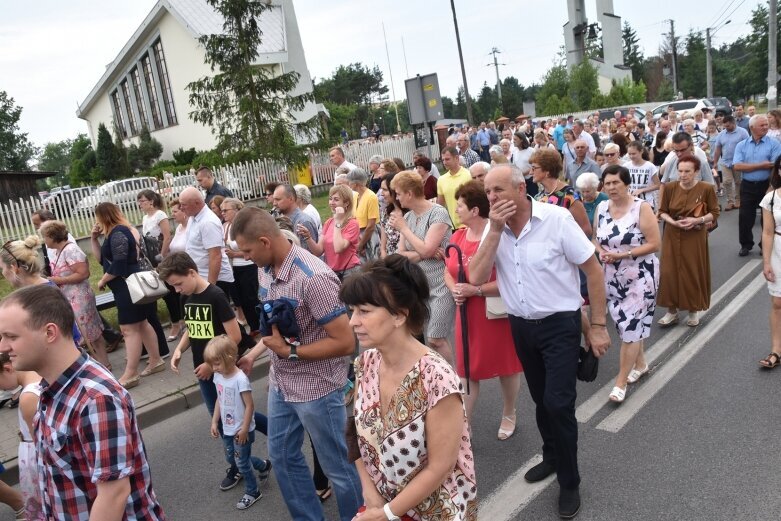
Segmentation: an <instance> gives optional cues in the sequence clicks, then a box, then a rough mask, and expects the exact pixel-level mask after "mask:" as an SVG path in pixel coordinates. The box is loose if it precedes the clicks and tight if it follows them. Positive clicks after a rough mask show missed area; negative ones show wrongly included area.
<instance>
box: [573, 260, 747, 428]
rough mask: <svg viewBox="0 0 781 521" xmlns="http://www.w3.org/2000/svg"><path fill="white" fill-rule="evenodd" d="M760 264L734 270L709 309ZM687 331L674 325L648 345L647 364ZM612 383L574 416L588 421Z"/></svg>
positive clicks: (605, 399)
mask: <svg viewBox="0 0 781 521" xmlns="http://www.w3.org/2000/svg"><path fill="white" fill-rule="evenodd" d="M760 264H762V261H760V260H758V259H754V260H751V261H748V262H747V263H746V264H745V265H744V266H743V267H742V268H741V269H739V270H738V271H737V272H735V274H734V275H732V277H730V278H729V280H727V282H725V283H724V284H722V285H721V286H719V289H717V290H716V291H715V292H714V293H713V295H712V296H711V306H710V309H713V308H715V307H717V306H718V305H719V303H721V301H722V300H723V299H724V298H725V297H727V296H728V295H729V294H730V293H732V292H733V291H734V290H735V289H736V288H738V286H740V284H741V283H742V282H743V280H744V279H745V278H746V277H747V276H748V275H749V274H750V273H751V272H752V271H754V270H755V269H756V268H757V267H759V265H760ZM717 316H718V315H717ZM708 322H709V323H710V322H713V323H714V324H715V323H717V322H716V321H715V319H714V318H710V319H709V321H708ZM718 323H721V322H718ZM689 331H690V330H689V328H687V327H676V328H675V329H673V330H672V331H670V332H669V333H667V334H666V335H664V336H663V337H662V338H661V339H660V340H659V341H657V342H655V343H654V344H653V345H651V346H649V348H648V351H647V352H646V355H645V359H646V361H647V362H648V364H649V365H651V364H653V363H654V362H655V361H656V360H657V359H658V358H660V357H661V356H662V355H663V354H664V353H665V352H666V351H667V350H668V349H670V348H671V347H673V346H675V345H677V344H678V341H679V340H680V339H681V338H682V337H683V336H684V335H686V334H687V333H689ZM614 349H620V346H618V347H615V348H614ZM655 372H657V370H656V369H654V370H653V371H652V373H655ZM649 376H650V375H649ZM646 378H647V377H646ZM614 383H615V382H614V380H613V379H611V380H609V381H608V382H607V383H606V384H605V385H603V386H602V387H601V388H600V389H599V390H598V391H597V392H595V393H594V394H592V395H591V396H590V397H589V398H588V399H587V400H586V401H584V402H583V403H581V404H580V406H578V408H577V409H576V410H575V417H576V418H577V419H578V421H579V422H580V423H587V422H589V421H590V420H591V418H593V417H594V415H595V414H596V413H597V412H599V410H600V409H602V407H604V406H605V404H607V403H609V400H608V393H610V391H611V389H613V385H614ZM644 387H645V386H644ZM625 405H626V404H624V405H622V407H621V408H622V409H623V408H624V407H625Z"/></svg>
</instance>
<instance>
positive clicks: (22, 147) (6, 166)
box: [0, 91, 36, 170]
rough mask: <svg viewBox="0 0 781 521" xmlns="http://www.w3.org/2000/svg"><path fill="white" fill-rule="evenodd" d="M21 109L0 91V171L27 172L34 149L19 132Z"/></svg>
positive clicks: (23, 133)
mask: <svg viewBox="0 0 781 521" xmlns="http://www.w3.org/2000/svg"><path fill="white" fill-rule="evenodd" d="M21 115H22V107H17V106H16V104H15V102H14V99H13V98H11V97H9V96H8V94H7V93H6V92H5V91H0V170H29V169H30V160H31V159H32V158H33V156H35V153H36V150H35V147H34V146H33V145H32V143H30V142H29V141H28V139H27V133H26V132H19V118H20V117H21Z"/></svg>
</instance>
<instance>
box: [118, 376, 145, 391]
mask: <svg viewBox="0 0 781 521" xmlns="http://www.w3.org/2000/svg"><path fill="white" fill-rule="evenodd" d="M140 381H141V377H140V376H139V375H136V376H134V377H133V378H131V379H130V380H126V381H125V382H124V383H123V382H122V381H120V382H119V385H121V386H122V387H124V388H125V389H132V388H133V387H137V386H138V383H139V382H140Z"/></svg>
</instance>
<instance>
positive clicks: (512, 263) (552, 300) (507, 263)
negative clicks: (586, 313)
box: [495, 198, 594, 320]
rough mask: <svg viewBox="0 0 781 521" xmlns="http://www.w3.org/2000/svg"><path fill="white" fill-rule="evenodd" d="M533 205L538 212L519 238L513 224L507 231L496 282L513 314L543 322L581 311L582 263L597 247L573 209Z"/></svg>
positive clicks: (498, 252) (498, 258) (498, 253)
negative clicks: (580, 267) (566, 312)
mask: <svg viewBox="0 0 781 521" xmlns="http://www.w3.org/2000/svg"><path fill="white" fill-rule="evenodd" d="M530 199H531V198H530ZM531 204H532V216H531V218H530V219H529V222H528V223H526V226H524V227H523V230H521V234H520V236H519V237H516V236H515V234H514V233H513V232H512V230H510V228H509V227H507V226H505V228H504V230H503V231H502V236H501V238H500V240H499V247H498V248H497V250H496V261H495V262H496V280H497V283H498V285H499V293H500V294H501V295H502V300H503V301H504V303H505V306H506V307H507V311H508V313H509V314H511V315H514V316H517V317H521V318H525V319H527V320H539V319H542V318H545V317H547V316H549V315H552V314H554V313H559V312H562V311H576V310H578V309H580V307H581V304H582V302H583V300H582V299H581V296H580V275H579V274H578V265H580V264H583V263H584V262H586V261H587V260H588V259H589V257H592V256H593V255H594V245H593V244H592V243H591V241H589V240H588V238H586V235H585V234H584V233H583V230H581V229H580V227H579V226H578V225H577V223H576V222H575V219H573V218H572V215H571V214H570V213H569V211H568V210H566V209H564V208H561V207H559V206H555V205H552V204H546V203H539V202H537V201H534V200H531Z"/></svg>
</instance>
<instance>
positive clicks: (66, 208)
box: [43, 186, 95, 217]
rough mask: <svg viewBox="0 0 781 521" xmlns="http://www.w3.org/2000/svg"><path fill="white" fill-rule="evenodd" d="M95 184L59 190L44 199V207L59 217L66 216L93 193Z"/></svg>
mask: <svg viewBox="0 0 781 521" xmlns="http://www.w3.org/2000/svg"><path fill="white" fill-rule="evenodd" d="M94 191H95V187H94V186H82V187H81V188H69V189H65V190H58V191H56V192H54V193H52V194H51V195H49V197H47V198H46V199H44V200H43V207H44V208H46V209H47V210H49V211H51V212H53V213H54V215H56V216H57V217H65V216H67V215H70V214H71V213H72V212H73V209H74V208H77V206H78V204H79V203H80V202H81V201H82V200H83V199H85V198H86V197H89V196H90V195H92V193H93V192H94Z"/></svg>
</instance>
